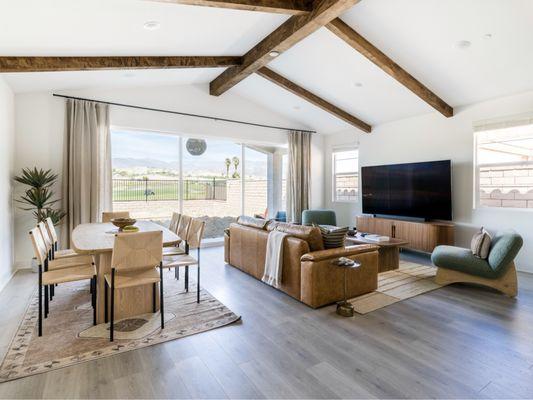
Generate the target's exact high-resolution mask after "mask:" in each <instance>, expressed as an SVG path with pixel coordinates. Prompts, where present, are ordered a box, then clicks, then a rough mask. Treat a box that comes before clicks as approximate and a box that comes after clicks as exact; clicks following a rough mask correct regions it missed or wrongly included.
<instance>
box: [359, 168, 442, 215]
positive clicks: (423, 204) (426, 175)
mask: <svg viewBox="0 0 533 400" xmlns="http://www.w3.org/2000/svg"><path fill="white" fill-rule="evenodd" d="M361 181H362V182H361V184H362V194H363V213H365V214H375V215H394V216H404V217H414V218H423V219H425V220H430V219H441V220H451V219H452V189H451V187H452V185H451V183H452V179H451V161H450V160H444V161H430V162H419V163H410V164H394V165H380V166H374V167H362V168H361Z"/></svg>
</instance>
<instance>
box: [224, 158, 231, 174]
mask: <svg viewBox="0 0 533 400" xmlns="http://www.w3.org/2000/svg"><path fill="white" fill-rule="evenodd" d="M225 163H226V178H229V167H231V160H230V159H229V158H226V161H225Z"/></svg>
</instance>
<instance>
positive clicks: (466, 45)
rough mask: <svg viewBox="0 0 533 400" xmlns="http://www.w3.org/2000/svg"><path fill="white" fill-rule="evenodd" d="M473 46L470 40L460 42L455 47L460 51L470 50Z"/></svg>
mask: <svg viewBox="0 0 533 400" xmlns="http://www.w3.org/2000/svg"><path fill="white" fill-rule="evenodd" d="M471 45H472V42H470V41H468V40H459V41H458V42H457V43H456V44H455V47H457V48H458V49H468V48H469V47H470V46H471Z"/></svg>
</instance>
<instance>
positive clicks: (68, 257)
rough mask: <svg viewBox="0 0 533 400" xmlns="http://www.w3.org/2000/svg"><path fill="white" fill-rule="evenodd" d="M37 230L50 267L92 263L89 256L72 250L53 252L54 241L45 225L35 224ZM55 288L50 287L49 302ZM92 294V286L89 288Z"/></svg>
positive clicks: (42, 223) (53, 286) (42, 222)
mask: <svg viewBox="0 0 533 400" xmlns="http://www.w3.org/2000/svg"><path fill="white" fill-rule="evenodd" d="M37 229H38V231H39V233H40V234H41V238H42V239H43V241H44V244H45V247H46V252H47V258H48V262H49V263H51V264H52V266H58V265H59V266H61V268H68V267H75V266H78V265H83V264H87V263H90V262H92V258H91V256H87V255H83V254H78V253H76V252H75V251H74V250H69V251H68V252H67V251H66V252H62V251H60V250H58V251H55V250H54V248H55V245H54V239H53V238H52V237H51V236H50V231H49V230H48V227H47V223H45V222H44V221H41V222H39V223H38V224H37ZM55 286H56V285H52V286H50V289H49V294H50V300H52V298H53V297H54V292H55ZM91 293H92V286H91Z"/></svg>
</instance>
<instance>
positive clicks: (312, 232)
mask: <svg viewBox="0 0 533 400" xmlns="http://www.w3.org/2000/svg"><path fill="white" fill-rule="evenodd" d="M266 229H267V231H269V232H270V231H273V230H274V229H276V230H278V231H281V232H285V233H287V234H289V235H291V236H293V237H296V238H298V239H302V240H305V241H306V242H307V243H308V244H309V250H311V251H319V250H324V242H323V241H322V234H321V233H320V229H319V228H317V227H314V226H304V225H295V224H289V223H287V222H276V221H271V222H270V223H269V224H268V225H267V226H266Z"/></svg>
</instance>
